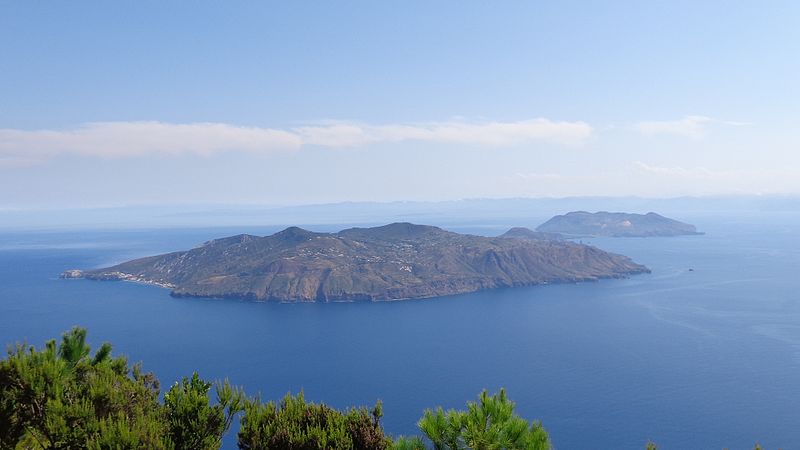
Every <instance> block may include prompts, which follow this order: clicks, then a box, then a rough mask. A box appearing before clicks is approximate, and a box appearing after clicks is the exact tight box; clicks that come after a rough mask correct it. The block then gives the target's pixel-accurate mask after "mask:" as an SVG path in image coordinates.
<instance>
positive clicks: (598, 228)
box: [536, 211, 703, 237]
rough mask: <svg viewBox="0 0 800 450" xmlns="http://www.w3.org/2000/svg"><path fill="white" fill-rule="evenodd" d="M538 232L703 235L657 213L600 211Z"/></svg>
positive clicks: (573, 215)
mask: <svg viewBox="0 0 800 450" xmlns="http://www.w3.org/2000/svg"><path fill="white" fill-rule="evenodd" d="M536 231H537V232H542V233H560V234H561V235H564V236H566V237H582V236H608V237H653V236H686V235H697V234H703V233H700V232H698V231H697V229H696V228H695V226H694V225H690V224H688V223H684V222H680V221H677V220H674V219H670V218H667V217H664V216H662V215H660V214H656V213H654V212H649V213H647V214H630V213H621V212H606V211H600V212H596V213H590V212H586V211H573V212H570V213H567V214H564V215H559V216H555V217H553V218H552V219H550V220H548V221H547V222H545V223H543V224H541V225H539V226H538V227H537V228H536Z"/></svg>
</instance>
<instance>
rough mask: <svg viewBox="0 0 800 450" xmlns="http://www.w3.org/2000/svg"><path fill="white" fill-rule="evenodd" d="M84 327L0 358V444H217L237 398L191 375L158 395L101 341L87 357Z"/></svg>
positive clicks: (154, 383) (146, 376) (147, 378)
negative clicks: (213, 401) (214, 398)
mask: <svg viewBox="0 0 800 450" xmlns="http://www.w3.org/2000/svg"><path fill="white" fill-rule="evenodd" d="M90 353H91V349H90V348H89V346H88V345H86V330H84V329H81V328H74V329H72V330H71V331H69V332H67V333H65V334H64V336H63V338H62V341H61V343H60V344H59V345H58V346H57V345H56V341H55V340H52V341H49V342H47V344H45V347H44V349H42V350H36V349H35V348H34V347H29V346H26V345H22V344H19V345H17V346H16V347H14V348H12V349H10V350H9V352H8V358H7V359H4V360H2V361H0V448H2V449H14V448H19V449H23V448H24V449H96V450H101V449H116V450H122V449H140V448H148V449H156V450H158V449H164V450H169V449H197V450H205V449H217V448H219V446H220V443H221V439H222V435H223V434H224V433H225V432H226V431H227V430H228V428H229V427H230V424H231V420H232V419H233V417H234V415H235V414H236V413H237V412H238V411H239V410H240V409H241V405H242V401H243V395H242V393H241V392H240V391H238V390H235V389H233V388H231V386H230V384H228V383H227V382H225V383H222V384H220V385H218V386H217V389H216V391H217V395H218V398H217V404H215V405H213V406H212V405H211V404H210V400H209V397H208V393H209V389H210V384H208V383H205V382H203V381H202V380H200V379H199V377H198V376H197V374H194V375H193V376H192V378H191V380H187V379H184V380H183V382H182V383H181V384H176V385H175V386H173V387H172V389H170V391H169V393H167V395H166V396H165V402H164V403H163V404H162V403H161V402H159V400H158V394H159V385H158V380H157V379H156V378H155V376H153V374H150V373H142V371H141V367H140V366H139V365H138V364H137V365H134V366H133V367H132V368H131V367H130V366H129V365H128V361H127V360H126V359H125V358H124V357H116V358H115V357H112V356H111V346H110V345H109V344H107V343H106V344H103V345H102V346H101V347H100V349H98V350H97V352H95V354H94V356H92V355H91V354H90Z"/></svg>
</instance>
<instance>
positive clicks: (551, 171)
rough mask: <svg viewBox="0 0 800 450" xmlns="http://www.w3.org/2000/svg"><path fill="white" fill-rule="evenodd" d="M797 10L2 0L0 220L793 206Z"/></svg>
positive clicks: (799, 60)
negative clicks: (643, 199) (429, 207)
mask: <svg viewBox="0 0 800 450" xmlns="http://www.w3.org/2000/svg"><path fill="white" fill-rule="evenodd" d="M798 23H800V3H798V2H794V1H786V2H779V1H765V2H730V1H724V2H723V1H720V2H713V1H653V2H640V1H631V2H624V1H610V2H589V1H586V2H571V1H564V2H535V1H529V2H522V1H519V2H517V1H508V2H484V1H474V2H469V1H452V2H449V1H437V2H427V1H419V2H415V1H404V2H370V1H362V2H350V1H341V2H305V1H297V2H235V1H231V2H216V1H214V2H202V1H198V2H159V1H152V2H151V1H136V2H89V1H75V2H35V1H22V0H20V1H5V0H0V209H19V208H23V209H24V208H71V207H97V206H124V205H148V204H152V205H159V204H200V203H202V204H207V203H215V204H216V203H219V204H234V205H235V204H268V205H293V204H307V203H326V202H344V201H397V200H430V201H436V200H452V199H463V198H503V197H562V196H586V195H610V196H623V195H624V196H627V195H638V196H648V197H672V196H684V195H690V196H697V195H720V194H725V195H727V194H800V126H798V125H800V27H798V26H797V24H798Z"/></svg>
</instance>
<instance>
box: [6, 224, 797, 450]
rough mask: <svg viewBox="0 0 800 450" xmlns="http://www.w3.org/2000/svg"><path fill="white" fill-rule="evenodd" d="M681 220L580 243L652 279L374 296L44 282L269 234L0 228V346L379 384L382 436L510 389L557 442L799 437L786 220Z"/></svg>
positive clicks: (344, 389) (373, 388) (783, 442)
mask: <svg viewBox="0 0 800 450" xmlns="http://www.w3.org/2000/svg"><path fill="white" fill-rule="evenodd" d="M687 219H692V221H693V222H694V223H696V224H697V225H698V226H699V227H700V228H701V229H703V230H704V231H706V232H707V234H706V235H703V236H687V237H678V238H648V239H591V240H590V243H591V244H593V245H597V246H599V247H601V248H603V249H606V250H611V251H615V252H618V253H623V254H626V255H629V256H631V257H632V258H633V259H634V260H636V261H637V262H640V263H643V264H646V265H647V266H649V267H650V268H651V269H652V271H653V272H652V274H649V275H640V276H635V277H632V278H630V279H623V280H606V281H601V282H597V283H585V284H569V285H550V286H539V287H531V288H519V289H504V290H495V291H485V292H479V293H475V294H468V295H459V296H452V297H446V298H439V299H429V300H417V301H404V302H393V303H376V304H371V303H350V304H303V305H290V304H271V303H257V302H248V301H234V300H214V299H187V298H171V297H170V296H169V293H168V291H166V290H163V289H160V288H156V287H152V286H145V285H138V284H132V283H121V282H90V281H85V280H61V279H58V278H57V276H58V274H59V273H60V272H61V271H62V270H65V269H68V268H90V267H98V266H104V265H108V264H112V263H115V262H120V261H123V260H127V259H130V258H133V257H137V256H143V255H148V254H155V253H160V252H164V251H170V250H177V249H184V248H187V247H192V246H194V245H197V244H199V243H202V242H203V241H205V240H208V239H211V238H215V237H220V236H225V235H229V234H234V233H239V232H244V231H246V232H255V233H259V234H266V233H269V232H272V231H276V230H274V229H255V230H253V229H184V230H175V229H172V230H149V231H105V232H100V231H69V232H53V231H39V232H33V231H31V232H5V233H0V342H1V343H13V342H15V341H20V340H23V339H25V340H27V342H29V343H31V344H36V345H42V344H43V342H44V341H45V340H47V339H49V338H54V337H58V336H60V334H61V333H62V332H63V331H65V330H67V329H68V328H70V327H72V326H73V325H81V326H84V327H88V329H89V333H90V336H89V337H90V340H91V341H92V343H93V344H94V345H99V344H100V343H101V342H102V341H106V340H107V341H110V342H112V343H113V344H114V348H115V352H117V353H124V354H126V355H128V356H129V357H130V358H131V359H132V360H134V361H138V360H141V361H144V367H145V369H147V370H152V371H154V372H155V373H156V374H157V375H158V377H159V378H160V380H161V381H162V387H164V388H166V387H168V386H169V385H170V384H171V383H172V382H174V381H175V380H177V379H179V378H180V377H181V376H185V375H189V374H191V372H192V371H193V370H198V371H199V372H200V374H201V376H203V377H205V378H207V379H221V378H225V377H227V378H229V379H230V380H231V381H232V382H233V383H234V384H238V385H242V386H244V387H245V389H246V390H247V391H248V392H249V393H257V392H260V393H261V396H262V397H263V398H265V399H277V398H280V397H281V396H283V395H284V394H285V393H286V392H287V391H293V392H296V391H298V390H300V389H303V390H304V391H305V395H306V397H307V398H308V399H311V400H315V401H324V402H327V403H329V404H332V405H334V406H337V407H345V406H349V405H368V406H370V405H372V404H373V403H374V402H375V400H376V399H379V398H380V399H382V400H383V402H384V411H385V419H384V425H385V427H386V429H387V431H388V432H390V433H392V434H395V435H397V434H413V433H416V432H417V430H416V427H415V422H416V420H417V419H418V418H419V417H420V415H421V413H422V411H423V409H425V408H427V407H435V406H436V405H442V406H444V407H461V406H463V405H464V403H465V402H466V401H468V400H471V399H473V398H475V397H476V395H477V394H478V393H479V392H480V390H481V389H484V388H487V389H489V390H496V389H498V388H500V387H505V388H507V390H508V392H509V395H510V397H511V398H512V399H513V400H515V401H516V402H517V406H518V411H519V413H520V414H522V415H523V416H524V417H526V418H529V419H533V418H538V419H540V420H541V421H542V422H543V424H544V426H545V427H546V428H547V430H548V431H549V432H550V434H551V437H552V440H553V443H554V445H555V447H556V448H557V449H562V450H569V449H575V450H595V449H641V448H643V447H644V444H645V443H646V442H647V441H648V440H653V441H654V442H657V443H658V444H659V448H660V449H722V448H729V449H731V450H737V449H748V450H749V449H751V448H752V446H753V444H754V443H755V442H756V441H758V442H760V443H761V444H762V445H764V446H765V448H769V449H774V448H778V447H780V448H783V449H800V427H798V426H797V424H798V423H800V401H799V400H800V291H799V290H798V277H800V236H799V235H798V230H800V215H797V214H778V213H771V214H766V213H763V214H755V215H749V216H744V215H739V216H737V215H729V216H725V217H695V218H687ZM512 225H524V224H512ZM452 229H454V230H456V231H470V229H467V228H464V229H462V230H459V229H458V227H453V228H452ZM480 231H481V232H486V233H495V232H496V233H499V232H501V231H503V230H501V229H499V228H498V229H497V230H493V229H491V228H481V229H480ZM690 269H692V270H690ZM225 448H235V437H234V436H233V435H231V436H228V438H227V439H226V441H225Z"/></svg>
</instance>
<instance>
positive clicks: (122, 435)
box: [0, 328, 761, 450]
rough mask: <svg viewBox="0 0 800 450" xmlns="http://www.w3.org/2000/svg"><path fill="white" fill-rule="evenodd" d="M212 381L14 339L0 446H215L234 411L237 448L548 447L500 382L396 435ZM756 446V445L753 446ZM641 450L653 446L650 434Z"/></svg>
mask: <svg viewBox="0 0 800 450" xmlns="http://www.w3.org/2000/svg"><path fill="white" fill-rule="evenodd" d="M213 387H214V389H213V390H214V392H215V393H216V399H215V400H216V401H214V402H212V400H211V391H212V384H211V383H209V382H206V381H204V380H202V379H201V378H200V377H199V376H198V375H197V373H194V374H192V376H191V377H189V378H184V379H183V380H181V381H180V382H179V383H175V384H174V385H173V386H172V387H171V388H170V389H169V391H167V393H166V394H165V395H164V400H163V402H162V401H159V383H158V380H157V379H156V378H155V376H153V374H151V373H143V372H142V371H141V366H140V365H139V364H136V365H134V366H132V367H131V366H129V364H128V361H127V360H126V359H125V358H124V357H113V356H112V355H111V345H110V344H108V343H105V344H103V345H102V346H101V347H100V348H99V349H98V350H97V351H96V352H95V353H94V355H92V354H91V348H89V346H88V345H87V344H86V330H85V329H81V328H73V329H72V330H70V331H69V332H67V333H65V334H64V335H63V337H62V340H61V342H60V343H59V344H58V345H57V344H56V341H55V340H52V341H48V342H47V343H46V344H45V347H44V348H43V349H40V350H37V349H35V348H34V347H32V346H27V345H23V344H18V345H16V346H14V347H12V348H10V349H9V351H8V357H7V358H6V359H4V360H0V450H6V449H8V450H11V449H16V450H21V449H25V450H29V449H30V450H43V449H52V450H62V449H63V450H75V449H86V450H128V449H130V450H133V449H142V448H146V449H153V450H212V449H219V448H220V446H221V443H222V436H223V435H224V434H225V433H226V432H227V431H228V430H229V429H230V426H231V423H232V422H233V420H234V418H235V417H236V416H237V415H238V414H239V413H242V412H243V413H244V414H243V415H242V416H241V429H240V431H239V434H238V445H239V448H240V449H243V450H269V449H287V450H293V449H296V450H323V449H342V450H345V449H346V450H427V449H428V448H430V447H428V446H427V445H426V443H429V444H431V445H432V448H433V450H462V449H463V450H467V449H472V450H549V449H550V448H551V445H550V440H549V438H548V435H547V432H546V431H545V430H544V428H543V427H542V425H541V424H540V423H539V422H533V423H529V422H528V421H526V420H525V419H522V418H521V417H519V416H517V415H516V414H514V403H513V402H511V401H510V400H509V399H508V397H507V396H506V392H505V390H502V389H501V390H500V392H498V393H497V394H494V395H489V393H487V392H486V391H484V392H482V393H481V394H480V396H479V398H478V400H477V401H475V402H468V403H467V409H466V410H463V411H457V410H449V411H444V410H442V408H438V409H437V410H436V411H433V410H426V411H425V413H424V414H423V416H422V418H421V419H420V420H419V423H418V425H419V428H420V430H421V432H422V433H423V434H424V435H425V437H426V438H427V439H425V440H424V439H423V438H421V437H401V438H398V439H396V440H394V441H392V439H391V438H390V437H388V436H386V435H385V434H384V431H383V428H382V427H381V425H380V419H381V417H382V416H383V408H382V404H381V403H380V401H379V402H378V403H377V404H376V405H375V407H374V408H373V409H371V410H367V409H366V408H352V409H348V410H345V411H339V410H336V409H334V408H331V407H329V406H327V405H324V404H315V403H310V402H306V401H305V398H304V397H303V394H302V393H300V394H298V395H297V396H291V395H288V394H287V395H286V396H285V397H284V398H283V400H281V401H280V402H279V403H277V404H276V403H274V402H268V403H262V402H261V401H260V400H259V399H249V398H247V397H245V395H244V393H243V392H242V391H241V390H240V389H237V388H234V387H232V386H231V385H230V383H228V381H227V380H226V381H224V382H222V383H217V384H216V386H213ZM760 448H761V447H759V446H756V449H757V450H759V449H760ZM646 449H647V450H656V446H655V444H653V443H652V442H650V443H648V444H647V447H646Z"/></svg>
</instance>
